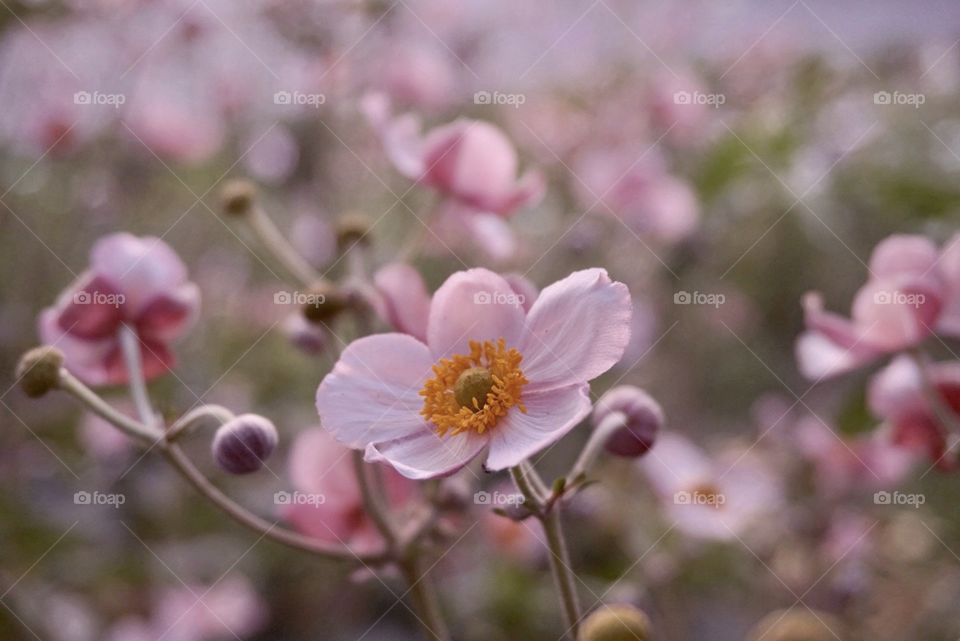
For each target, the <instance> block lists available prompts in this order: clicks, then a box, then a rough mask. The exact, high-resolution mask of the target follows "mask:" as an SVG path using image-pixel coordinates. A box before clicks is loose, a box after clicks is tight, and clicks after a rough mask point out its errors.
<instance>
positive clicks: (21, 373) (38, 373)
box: [17, 345, 63, 398]
mask: <svg viewBox="0 0 960 641" xmlns="http://www.w3.org/2000/svg"><path fill="white" fill-rule="evenodd" d="M61 367H63V352H61V351H60V350H59V349H57V348H56V347H50V346H49V345H43V346H41V347H34V348H33V349H31V350H30V351H29V352H27V353H26V354H24V355H23V356H22V357H21V358H20V363H18V364H17V380H18V381H19V382H20V388H21V389H22V390H23V391H24V393H25V394H26V395H27V396H29V397H30V398H39V397H41V396H43V395H44V394H46V393H47V392H49V391H50V390H52V389H54V388H55V387H57V385H59V384H60V368H61Z"/></svg>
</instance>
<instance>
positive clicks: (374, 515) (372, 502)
mask: <svg viewBox="0 0 960 641" xmlns="http://www.w3.org/2000/svg"><path fill="white" fill-rule="evenodd" d="M352 455H353V470H354V472H355V473H356V476H357V485H358V486H359V488H360V496H361V498H362V499H363V506H364V508H366V512H367V514H368V515H369V516H370V518H371V519H372V520H373V524H374V525H376V526H377V529H378V530H379V531H380V534H381V535H382V536H383V538H384V540H385V541H386V542H387V546H388V547H389V548H390V549H391V550H393V549H395V546H396V542H397V535H396V532H395V531H394V528H393V524H392V523H391V522H390V515H389V513H388V511H387V508H386V506H384V504H383V501H382V497H381V496H380V495H379V494H378V493H377V492H376V491H375V489H374V487H373V486H372V485H371V483H370V477H369V475H368V474H367V473H368V472H369V470H368V465H367V463H365V462H364V460H363V452H361V451H359V450H354V451H353V452H352Z"/></svg>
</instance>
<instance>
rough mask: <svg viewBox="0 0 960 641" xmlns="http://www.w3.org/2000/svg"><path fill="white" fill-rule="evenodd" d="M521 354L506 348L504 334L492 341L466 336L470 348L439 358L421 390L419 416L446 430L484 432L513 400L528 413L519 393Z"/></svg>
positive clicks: (524, 381) (442, 431) (439, 430)
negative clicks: (464, 351)
mask: <svg viewBox="0 0 960 641" xmlns="http://www.w3.org/2000/svg"><path fill="white" fill-rule="evenodd" d="M522 360H523V355H522V354H520V352H519V351H517V350H516V349H514V348H510V349H507V344H506V341H505V340H504V339H502V338H501V339H499V340H498V341H497V342H496V343H494V342H493V341H483V342H482V343H481V342H479V341H470V353H469V354H455V355H454V356H451V357H450V358H442V359H440V361H439V362H438V363H437V364H436V365H434V366H433V374H434V376H433V378H431V379H430V380H428V381H427V382H426V383H424V385H423V389H421V390H420V396H422V397H423V409H421V410H420V414H421V416H423V417H424V418H426V419H427V420H429V421H430V422H432V423H433V424H434V425H435V426H436V429H437V433H438V434H440V436H444V435H446V434H447V433H450V434H460V433H462V432H467V431H473V432H476V433H477V434H483V433H484V432H486V431H487V430H489V429H491V428H493V427H494V426H496V424H497V422H498V421H499V420H500V418H502V417H503V416H506V415H507V412H508V411H509V410H510V408H512V407H514V406H516V407H517V408H519V409H520V411H521V412H523V413H524V414H526V412H527V408H526V407H524V405H523V403H522V402H521V400H520V393H521V391H522V390H523V387H524V385H526V384H527V383H528V382H529V381H527V379H526V377H524V375H523V372H522V371H521V370H520V362H521V361H522ZM480 396H483V398H479V397H480Z"/></svg>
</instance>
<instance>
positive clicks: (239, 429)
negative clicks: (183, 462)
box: [212, 414, 277, 474]
mask: <svg viewBox="0 0 960 641" xmlns="http://www.w3.org/2000/svg"><path fill="white" fill-rule="evenodd" d="M276 446H277V428H276V427H274V425H273V423H271V422H270V421H269V420H268V419H266V418H264V417H262V416H257V415H256V414H242V415H240V416H237V417H236V418H234V419H231V420H229V421H227V422H226V423H224V424H223V425H221V426H220V428H219V429H218V430H217V433H216V434H215V435H214V437H213V446H212V450H213V458H214V460H215V461H216V462H217V465H219V466H220V468H221V469H223V470H224V471H226V472H229V473H230V474H250V473H251V472H256V471H257V470H259V469H260V468H261V467H263V462H264V461H265V460H266V459H268V458H270V454H272V453H273V449H274V448H275V447H276Z"/></svg>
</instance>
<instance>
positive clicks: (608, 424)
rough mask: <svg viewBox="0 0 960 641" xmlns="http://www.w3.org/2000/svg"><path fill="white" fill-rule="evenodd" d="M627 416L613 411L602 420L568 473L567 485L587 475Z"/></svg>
mask: <svg viewBox="0 0 960 641" xmlns="http://www.w3.org/2000/svg"><path fill="white" fill-rule="evenodd" d="M626 418H627V417H626V416H625V415H624V414H623V413H622V412H611V413H610V414H609V415H608V416H607V417H606V418H604V419H603V421H601V422H600V425H598V426H597V428H596V429H595V430H593V433H592V434H591V435H590V439H589V440H588V441H587V444H586V445H584V446H583V450H582V451H581V452H580V456H579V457H577V461H576V463H574V464H573V467H572V468H570V473H569V474H568V475H567V485H571V484H572V483H573V482H574V481H576V480H577V478H578V477H581V476H584V475H586V473H587V472H588V471H589V470H590V467H591V466H592V465H593V462H594V461H596V460H597V457H598V456H599V455H600V451H601V450H602V449H603V446H604V445H606V444H607V441H608V440H610V436H611V435H613V433H614V432H616V431H617V430H618V429H620V428H621V427H623V425H624V421H626Z"/></svg>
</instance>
